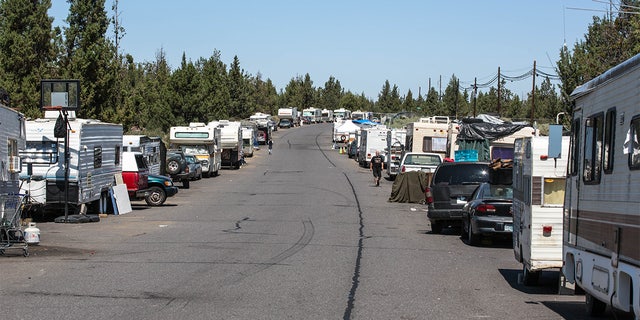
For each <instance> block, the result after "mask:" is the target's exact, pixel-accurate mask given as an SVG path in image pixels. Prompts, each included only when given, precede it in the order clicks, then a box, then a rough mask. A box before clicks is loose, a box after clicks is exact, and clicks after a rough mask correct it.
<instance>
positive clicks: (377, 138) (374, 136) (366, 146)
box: [358, 126, 387, 167]
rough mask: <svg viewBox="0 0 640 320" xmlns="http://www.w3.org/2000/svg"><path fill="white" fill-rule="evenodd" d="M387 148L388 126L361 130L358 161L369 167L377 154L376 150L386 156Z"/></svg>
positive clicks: (361, 164)
mask: <svg viewBox="0 0 640 320" xmlns="http://www.w3.org/2000/svg"><path fill="white" fill-rule="evenodd" d="M386 148H387V128H385V127H384V126H380V127H372V128H366V129H362V130H360V149H359V150H360V151H359V152H358V163H359V164H360V166H362V167H368V166H369V162H370V161H371V157H373V156H375V155H376V151H380V155H381V156H383V157H384V156H385V149H386Z"/></svg>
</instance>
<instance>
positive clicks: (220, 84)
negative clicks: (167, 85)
mask: <svg viewBox="0 0 640 320" xmlns="http://www.w3.org/2000/svg"><path fill="white" fill-rule="evenodd" d="M220 56H221V55H220V51H217V50H216V51H214V52H213V55H212V56H211V57H209V58H208V59H200V63H199V69H200V70H201V73H202V77H201V78H200V79H201V81H200V84H199V88H198V91H199V94H198V96H199V97H200V99H201V101H202V105H203V106H204V109H205V118H206V119H207V122H208V121H214V120H220V119H228V118H229V115H230V113H229V112H230V110H228V109H229V106H230V105H231V93H230V92H229V81H228V78H229V76H228V74H227V66H226V65H225V64H224V62H222V60H221V59H220Z"/></svg>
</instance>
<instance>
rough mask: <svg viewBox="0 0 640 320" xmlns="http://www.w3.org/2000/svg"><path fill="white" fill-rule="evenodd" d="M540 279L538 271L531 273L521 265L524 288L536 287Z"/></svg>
mask: <svg viewBox="0 0 640 320" xmlns="http://www.w3.org/2000/svg"><path fill="white" fill-rule="evenodd" d="M539 279H540V271H536V272H531V271H529V269H527V266H526V265H524V264H522V283H523V284H524V285H525V286H536V285H538V280H539Z"/></svg>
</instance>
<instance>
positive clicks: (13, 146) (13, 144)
mask: <svg viewBox="0 0 640 320" xmlns="http://www.w3.org/2000/svg"><path fill="white" fill-rule="evenodd" d="M7 155H8V156H9V157H14V156H17V155H18V141H17V140H16V139H8V140H7Z"/></svg>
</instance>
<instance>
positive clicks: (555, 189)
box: [542, 178, 565, 206]
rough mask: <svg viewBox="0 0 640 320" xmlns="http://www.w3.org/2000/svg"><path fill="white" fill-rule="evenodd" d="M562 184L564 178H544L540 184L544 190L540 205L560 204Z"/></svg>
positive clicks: (561, 200)
mask: <svg viewBox="0 0 640 320" xmlns="http://www.w3.org/2000/svg"><path fill="white" fill-rule="evenodd" d="M564 184H565V178H544V179H543V184H542V188H543V190H544V195H543V197H542V205H543V206H562V204H563V203H564V187H565V186H564Z"/></svg>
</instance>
